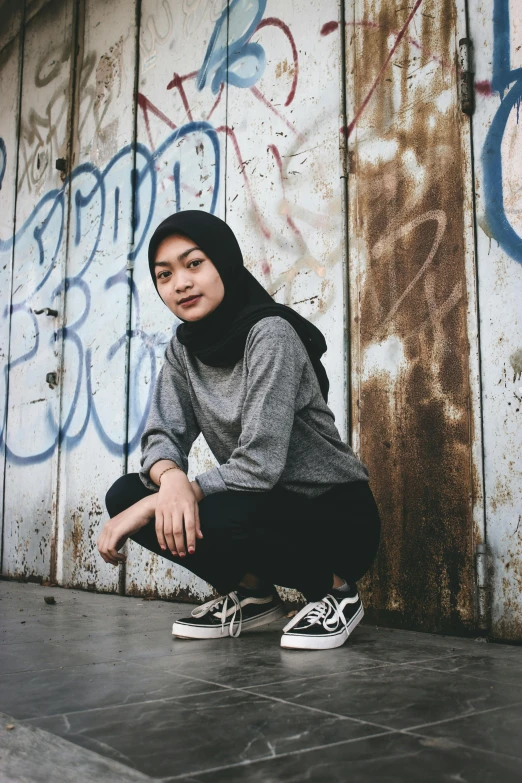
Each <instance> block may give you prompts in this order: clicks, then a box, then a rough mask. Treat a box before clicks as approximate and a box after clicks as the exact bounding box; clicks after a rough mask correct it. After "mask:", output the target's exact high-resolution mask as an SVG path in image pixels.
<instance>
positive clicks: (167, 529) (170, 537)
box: [163, 514, 178, 557]
mask: <svg viewBox="0 0 522 783" xmlns="http://www.w3.org/2000/svg"><path fill="white" fill-rule="evenodd" d="M163 519H164V524H163V531H164V533H165V540H166V542H167V546H168V548H169V550H170V552H171V553H172V554H173V555H174V557H177V555H178V549H177V547H176V543H175V541H174V534H173V532H172V515H171V514H169V515H168V516H164V517H163Z"/></svg>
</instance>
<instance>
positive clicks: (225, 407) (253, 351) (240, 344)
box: [98, 210, 380, 650]
mask: <svg viewBox="0 0 522 783" xmlns="http://www.w3.org/2000/svg"><path fill="white" fill-rule="evenodd" d="M149 267H150V273H151V276H152V280H153V283H154V285H155V287H156V290H157V291H158V294H159V295H160V297H161V299H162V300H163V302H164V303H165V304H166V305H167V307H168V308H169V310H171V311H172V312H173V313H174V315H176V316H177V317H178V318H179V319H180V320H181V321H182V324H181V325H180V326H179V327H178V328H177V331H176V334H175V335H174V337H173V338H172V339H171V341H170V343H169V345H168V347H167V350H166V352H165V363H164V365H163V367H162V369H161V371H160V373H159V376H158V379H157V381H156V386H155V389H154V395H153V400H152V406H151V410H150V413H149V416H148V420H147V424H146V427H145V430H144V432H143V436H142V440H141V448H142V457H141V471H140V473H139V474H138V473H131V474H128V475H126V476H122V477H121V478H119V479H118V480H117V481H116V482H115V484H113V486H112V487H111V488H110V489H109V491H108V493H107V498H106V503H107V510H108V512H109V515H110V517H111V519H110V520H109V522H107V524H106V525H105V527H104V528H103V531H102V533H101V535H100V538H99V541H98V549H99V551H100V553H101V555H102V557H103V559H104V560H105V562H107V563H112V564H113V565H116V566H117V565H118V563H119V561H121V560H124V559H125V558H124V555H122V554H120V553H119V551H118V550H119V549H121V547H122V546H123V544H124V542H125V541H126V540H127V538H131V539H132V540H133V541H135V542H136V543H138V544H141V545H142V546H143V547H145V548H146V549H149V550H150V551H151V552H155V553H156V554H158V555H161V556H162V557H165V558H167V559H168V560H171V561H173V562H176V563H179V564H180V565H182V566H183V567H184V568H188V569H189V571H191V572H192V573H194V574H196V575H197V576H199V577H201V578H202V579H205V580H206V581H207V582H209V583H210V584H211V585H212V586H213V587H214V588H215V589H216V590H217V592H218V594H219V597H218V598H216V599H214V600H211V601H208V602H206V603H205V604H203V605H202V606H200V607H198V608H196V609H194V610H193V612H192V615H191V616H190V617H187V618H186V619H182V620H177V621H176V622H175V623H174V626H173V629H172V633H173V634H174V635H175V636H179V637H183V638H189V639H207V638H223V637H225V636H238V635H239V634H240V632H241V629H242V628H243V629H247V628H254V627H259V626H261V625H264V624H266V623H269V622H271V621H272V620H275V619H276V618H280V617H282V616H283V613H284V612H283V605H282V603H281V601H280V599H279V597H278V594H277V591H276V589H275V587H274V584H277V585H282V586H286V587H291V588H295V589H297V590H299V591H301V592H302V593H303V594H304V595H305V597H306V599H307V601H308V602H309V603H308V604H307V605H306V606H305V607H304V608H303V609H302V610H301V611H300V612H298V613H297V615H296V616H295V617H294V618H293V619H292V620H291V621H290V622H289V623H288V624H287V625H286V626H285V628H284V630H283V634H282V639H281V645H282V646H283V647H289V648H298V649H314V650H316V649H327V648H332V647H338V646H340V645H341V644H343V643H344V642H345V641H346V640H347V638H348V636H349V634H350V633H351V631H352V630H353V629H354V628H355V626H356V625H357V624H358V623H359V622H360V620H361V618H362V616H363V614H364V612H363V607H362V604H361V600H360V598H359V596H358V594H357V588H356V581H357V580H358V579H359V578H360V577H362V576H363V574H364V573H365V572H366V571H367V570H368V568H369V567H370V565H371V563H372V561H373V559H374V557H375V554H376V551H377V546H378V542H379V531H380V520H379V514H378V511H377V507H376V505H375V501H374V499H373V496H372V492H371V490H370V488H369V485H368V471H367V469H366V468H365V466H364V465H363V464H362V462H361V461H360V460H359V459H357V457H356V456H355V455H354V453H353V451H352V450H351V449H350V447H349V446H347V445H346V444H345V443H344V442H343V441H342V440H341V438H340V436H339V432H338V430H337V428H336V426H335V424H334V415H333V413H332V411H331V410H330V408H329V407H328V405H327V398H328V386H329V383H328V378H327V375H326V372H325V370H324V367H323V365H322V364H321V361H320V357H321V356H322V354H323V353H324V352H325V350H326V342H325V340H324V337H323V335H322V333H321V332H320V331H319V329H317V328H316V327H315V326H314V325H313V324H311V323H310V322H309V321H307V320H306V319H305V318H302V317H301V316H300V315H298V313H296V312H295V311H293V310H292V309H291V308H290V307H286V306H284V305H279V304H277V303H275V302H274V301H273V300H272V298H271V296H269V294H268V293H267V292H266V291H265V289H264V288H263V287H262V286H261V285H260V284H259V283H258V282H257V280H256V279H255V278H254V277H253V276H252V275H251V274H250V273H249V272H248V270H246V269H245V267H244V265H243V257H242V254H241V250H240V248H239V245H238V243H237V240H236V238H235V236H234V234H233V232H232V230H231V229H230V228H229V226H228V225H227V224H226V223H224V222H223V221H222V220H220V219H219V218H217V217H215V216H214V215H210V214H207V213H205V212H200V211H197V210H188V211H185V212H178V213H177V214H175V215H172V216H171V217H169V218H167V220H165V221H163V223H161V224H160V225H159V226H158V228H157V229H156V231H155V232H154V234H153V236H152V238H151V240H150V244H149ZM200 432H202V433H203V435H204V437H205V439H206V441H207V443H208V445H209V447H210V449H211V450H212V452H213V454H214V456H215V457H216V459H217V461H218V463H219V466H217V467H213V468H211V469H210V470H207V471H204V472H202V473H200V474H199V475H197V476H196V478H195V480H194V481H189V480H188V478H187V475H186V474H187V466H188V454H189V451H190V448H191V446H192V444H193V442H194V440H195V439H196V438H197V436H198V435H199V433H200Z"/></svg>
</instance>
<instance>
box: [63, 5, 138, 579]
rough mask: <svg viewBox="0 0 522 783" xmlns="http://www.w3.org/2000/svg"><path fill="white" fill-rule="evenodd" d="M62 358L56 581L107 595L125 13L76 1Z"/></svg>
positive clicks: (127, 195) (124, 140)
mask: <svg viewBox="0 0 522 783" xmlns="http://www.w3.org/2000/svg"><path fill="white" fill-rule="evenodd" d="M78 35H79V40H80V49H79V63H78V65H79V73H78V84H77V98H76V101H75V118H74V120H73V147H72V149H73V152H72V155H73V160H74V164H73V169H72V172H71V180H70V187H71V205H72V210H71V221H70V227H69V238H68V239H69V241H68V263H67V293H66V297H67V299H66V314H65V315H66V317H65V322H66V338H65V344H64V358H63V366H64V373H63V388H62V408H61V415H62V418H61V431H62V445H61V460H60V468H61V470H60V501H59V528H58V529H59V538H58V546H57V553H58V554H57V579H58V581H59V582H60V584H65V585H69V586H78V587H89V586H95V587H96V589H97V590H116V589H117V587H118V570H117V569H114V568H113V567H111V566H108V565H107V564H106V563H104V562H103V560H102V558H101V557H100V555H99V553H98V550H97V547H96V542H97V539H98V536H99V533H100V529H101V526H102V524H103V522H104V521H105V519H106V510H105V493H106V491H107V489H108V486H107V481H108V480H109V478H110V477H111V476H113V477H114V478H116V477H117V476H118V474H119V473H120V472H121V469H122V464H123V456H124V449H125V438H126V422H125V415H126V391H125V372H126V367H125V341H126V332H127V292H128V280H127V275H128V272H127V269H126V265H127V255H128V252H129V245H130V239H131V212H132V176H131V175H132V169H133V164H134V155H133V149H132V141H133V130H134V113H133V105H134V104H133V94H134V68H135V60H136V51H135V49H136V46H135V40H136V30H135V11H134V7H133V4H132V3H128V2H125V0H120V2H113V3H109V4H108V3H106V2H104V0H86V1H85V3H84V5H83V9H82V16H81V17H80V18H79V20H78Z"/></svg>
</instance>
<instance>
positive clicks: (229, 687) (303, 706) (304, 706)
mask: <svg viewBox="0 0 522 783" xmlns="http://www.w3.org/2000/svg"><path fill="white" fill-rule="evenodd" d="M178 674H179V676H180V677H185V678H186V679H187V680H197V681H198V682H204V683H207V685H219V687H221V688H224V689H226V690H229V691H233V692H234V693H248V694H249V696H257V697H258V698H261V699H266V700H268V701H275V702H278V703H280V704H286V705H288V706H289V707H297V708H299V709H303V710H308V711H309V712H316V713H320V714H321V715H328V716H329V717H331V718H338V719H339V720H347V721H352V722H353V723H359V724H363V725H365V726H373V727H374V728H377V729H382V730H384V731H385V732H389V731H396V729H394V728H393V727H391V726H384V725H383V724H381V723H373V722H372V721H367V720H362V719H361V718H352V717H351V716H350V715H340V714H338V713H337V712H329V711H328V710H322V709H320V708H319V707H311V706H309V705H308V704H299V703H298V702H293V701H288V700H287V699H280V698H279V697H277V696H270V695H268V694H265V693H257V692H256V691H251V690H248V689H247V688H246V687H244V688H234V686H233V685H220V684H219V683H217V682H213V681H212V680H204V679H202V678H201V677H192V676H190V675H188V674H181V673H180V672H178Z"/></svg>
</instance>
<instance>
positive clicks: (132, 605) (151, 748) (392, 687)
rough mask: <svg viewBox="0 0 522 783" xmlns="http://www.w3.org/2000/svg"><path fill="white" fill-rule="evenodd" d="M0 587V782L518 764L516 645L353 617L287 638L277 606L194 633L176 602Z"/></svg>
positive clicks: (505, 777) (502, 777) (442, 770)
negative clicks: (318, 632) (205, 637)
mask: <svg viewBox="0 0 522 783" xmlns="http://www.w3.org/2000/svg"><path fill="white" fill-rule="evenodd" d="M50 594H52V595H53V596H54V597H55V599H56V604H55V605H47V604H46V603H45V602H44V600H43V598H44V595H50ZM0 599H1V600H0V627H1V639H0V672H1V677H0V709H1V710H2V713H3V714H2V715H0V781H2V783H3V781H10V782H11V781H12V782H14V781H17V782H19V783H25V782H26V781H31V783H40V781H41V782H42V783H49V781H52V783H62V781H63V783H91V781H93V783H94V781H96V783H101V781H110V783H116V782H118V783H119V782H120V781H129V782H133V781H136V782H137V781H150V780H151V779H153V780H161V781H162V783H167V781H169V782H170V781H174V780H182V781H186V782H187V783H218V782H221V781H223V783H236V781H237V782H238V783H239V781H249V782H251V783H261V782H263V783H265V782H268V781H270V782H272V781H274V782H276V781H282V782H284V783H287V781H295V782H296V783H301V781H317V782H318V783H330V782H332V783H333V782H334V781H335V783H345V781H350V783H351V782H352V781H354V783H358V781H372V783H374V782H375V781H379V783H380V782H381V781H385V782H386V783H388V782H391V781H398V782H399V781H400V783H409V781H412V782H413V781H415V783H417V782H418V781H473V783H482V781H495V783H497V782H498V781H502V783H510V781H517V783H519V782H520V780H522V741H521V740H522V728H521V726H522V648H521V647H515V646H505V645H499V644H488V643H486V642H485V641H482V640H467V639H459V638H454V637H443V636H432V635H428V634H419V633H410V632H406V631H391V630H386V629H382V628H375V627H373V626H369V625H366V626H359V628H358V629H357V630H356V631H355V632H354V634H353V636H352V637H351V639H350V641H349V643H348V644H347V645H345V646H344V647H341V648H339V649H338V650H331V651H327V652H322V653H315V652H304V651H303V652H298V651H290V650H282V649H281V648H280V647H279V635H280V633H279V630H280V627H281V625H282V623H275V624H273V625H271V626H268V629H267V630H261V631H258V632H256V631H252V632H250V633H245V634H243V635H242V636H240V637H239V638H238V639H228V638H227V639H224V640H219V641H215V642H214V641H212V642H203V641H201V642H189V641H181V640H173V639H172V637H171V635H170V626H171V623H172V620H173V618H174V617H177V616H180V615H183V614H186V613H187V609H190V607H187V605H186V604H185V605H183V604H173V603H167V602H160V601H145V600H141V599H137V598H121V597H118V596H113V595H101V594H93V593H84V592H80V591H74V590H62V589H59V588H52V589H51V588H44V587H40V586H38V585H32V584H17V583H14V582H6V581H2V582H0ZM8 726H9V727H13V728H6V727H8Z"/></svg>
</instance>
